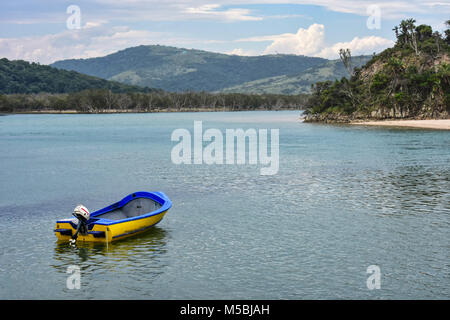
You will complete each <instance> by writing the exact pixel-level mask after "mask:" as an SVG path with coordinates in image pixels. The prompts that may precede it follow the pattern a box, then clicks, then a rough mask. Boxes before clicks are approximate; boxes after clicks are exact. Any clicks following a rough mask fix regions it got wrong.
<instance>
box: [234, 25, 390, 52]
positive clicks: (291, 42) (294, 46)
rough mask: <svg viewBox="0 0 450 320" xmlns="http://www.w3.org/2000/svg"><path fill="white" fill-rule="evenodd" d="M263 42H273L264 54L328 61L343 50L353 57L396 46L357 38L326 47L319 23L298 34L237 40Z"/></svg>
mask: <svg viewBox="0 0 450 320" xmlns="http://www.w3.org/2000/svg"><path fill="white" fill-rule="evenodd" d="M263 41H272V43H271V44H270V45H268V46H267V47H266V48H265V50H264V51H263V54H276V53H284V54H297V55H305V56H314V57H322V58H327V59H336V58H338V57H339V56H338V52H339V49H341V48H344V49H346V48H348V49H350V50H351V52H352V54H353V55H360V54H372V53H373V52H379V51H381V50H384V49H386V48H388V47H390V46H393V45H394V42H393V41H392V40H389V39H385V38H381V37H376V36H368V37H362V38H359V37H355V38H353V40H351V41H348V42H337V43H334V44H332V45H326V43H325V26H324V25H322V24H317V23H315V24H312V25H310V26H309V27H308V28H307V29H303V28H299V29H298V31H297V32H296V33H284V34H280V35H271V36H260V37H250V38H245V39H238V40H237V42H263Z"/></svg>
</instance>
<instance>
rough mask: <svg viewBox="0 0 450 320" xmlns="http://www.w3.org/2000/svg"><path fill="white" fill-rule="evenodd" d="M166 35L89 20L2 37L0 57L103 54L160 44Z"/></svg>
mask: <svg viewBox="0 0 450 320" xmlns="http://www.w3.org/2000/svg"><path fill="white" fill-rule="evenodd" d="M163 38H167V35H166V34H163V33H157V32H150V31H145V30H132V29H130V28H128V27H112V28H111V27H107V26H103V25H102V24H101V23H91V24H89V23H87V24H86V25H85V26H84V27H83V28H81V29H79V30H66V31H63V32H60V33H57V34H48V35H44V36H32V37H21V38H0V56H1V57H6V58H8V59H11V60H15V59H23V60H27V61H34V62H40V63H43V64H47V63H52V62H54V61H56V60H61V59H69V58H70V59H72V58H91V57H97V56H103V55H106V54H110V53H113V52H115V51H118V50H121V49H125V48H127V47H131V46H137V45H141V44H150V43H157V42H159V41H161V40H162V39H163Z"/></svg>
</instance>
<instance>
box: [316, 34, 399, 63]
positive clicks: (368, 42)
mask: <svg viewBox="0 0 450 320" xmlns="http://www.w3.org/2000/svg"><path fill="white" fill-rule="evenodd" d="M393 45H394V42H393V41H392V40H389V39H385V38H381V37H376V36H370V37H363V38H359V37H355V38H353V40H352V41H348V42H337V43H335V44H333V45H332V46H330V47H326V48H323V49H322V50H320V52H318V53H317V54H316V56H318V57H322V58H328V59H335V58H337V56H338V52H339V49H347V48H348V49H350V51H351V52H352V55H354V56H356V55H362V54H372V53H374V52H380V51H382V50H384V49H386V48H389V47H392V46H393Z"/></svg>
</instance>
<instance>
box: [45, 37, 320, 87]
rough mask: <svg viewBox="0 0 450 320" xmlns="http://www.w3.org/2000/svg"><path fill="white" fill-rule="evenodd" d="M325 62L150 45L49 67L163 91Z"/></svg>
mask: <svg viewBox="0 0 450 320" xmlns="http://www.w3.org/2000/svg"><path fill="white" fill-rule="evenodd" d="M327 61H328V60H326V59H322V58H313V57H305V56H296V55H280V54H278V55H265V56H255V57H243V56H237V55H226V54H219V53H213V52H207V51H201V50H189V49H182V48H175V47H167V46H159V45H150V46H138V47H133V48H128V49H125V50H122V51H118V52H116V53H113V54H110V55H107V56H105V57H99V58H90V59H76V60H75V59H72V60H62V61H57V62H55V63H53V64H52V66H53V67H56V68H60V69H66V70H74V71H77V72H80V73H84V74H88V75H92V76H96V77H100V78H104V79H108V80H115V81H120V82H123V83H127V84H132V85H139V86H147V87H152V88H160V89H163V90H166V91H220V90H222V89H224V88H229V87H232V86H236V85H240V84H243V83H246V82H249V81H255V80H258V79H264V78H269V77H277V76H285V75H295V74H299V73H301V72H303V71H305V70H307V69H308V68H311V67H314V66H318V65H321V64H323V63H324V62H327Z"/></svg>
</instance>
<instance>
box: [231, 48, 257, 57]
mask: <svg viewBox="0 0 450 320" xmlns="http://www.w3.org/2000/svg"><path fill="white" fill-rule="evenodd" d="M225 53H226V54H229V55H236V56H257V55H259V54H258V52H256V51H253V50H244V49H242V48H236V49H233V50H231V51H227V52H225Z"/></svg>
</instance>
